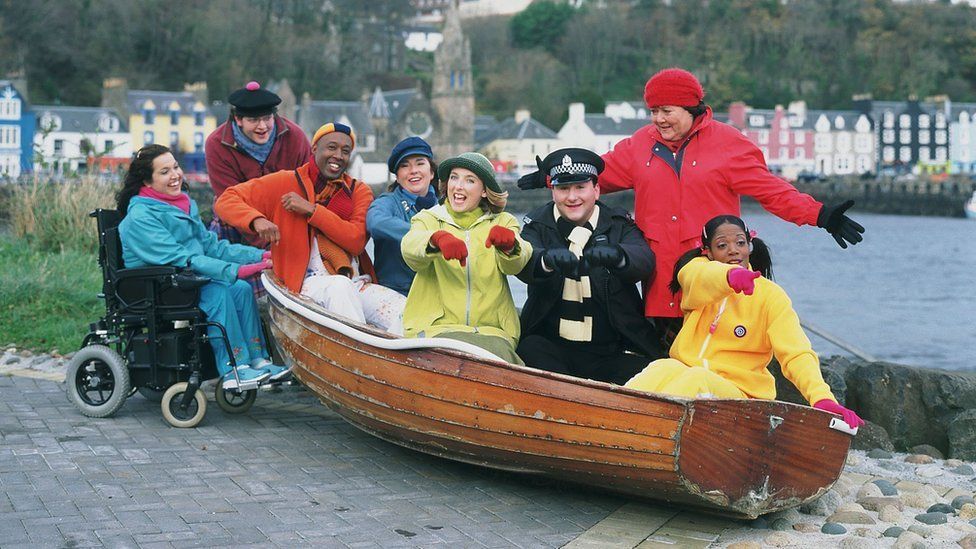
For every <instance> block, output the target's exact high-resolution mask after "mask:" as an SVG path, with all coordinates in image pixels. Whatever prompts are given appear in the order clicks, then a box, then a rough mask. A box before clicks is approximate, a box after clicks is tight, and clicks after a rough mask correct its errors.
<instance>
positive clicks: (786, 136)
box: [779, 130, 790, 145]
mask: <svg viewBox="0 0 976 549" xmlns="http://www.w3.org/2000/svg"><path fill="white" fill-rule="evenodd" d="M789 141H790V132H788V131H785V130H783V131H780V132H779V143H780V145H785V144H787V143H789Z"/></svg>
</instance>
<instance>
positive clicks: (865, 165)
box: [857, 156, 871, 173]
mask: <svg viewBox="0 0 976 549" xmlns="http://www.w3.org/2000/svg"><path fill="white" fill-rule="evenodd" d="M869 171H871V161H870V160H868V157H867V156H858V157H857V173H867V172H869Z"/></svg>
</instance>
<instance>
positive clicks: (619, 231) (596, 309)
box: [518, 148, 666, 385]
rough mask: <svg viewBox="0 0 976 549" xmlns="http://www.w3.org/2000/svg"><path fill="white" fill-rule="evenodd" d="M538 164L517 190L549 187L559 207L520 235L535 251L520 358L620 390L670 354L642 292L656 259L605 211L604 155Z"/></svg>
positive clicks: (564, 156)
mask: <svg viewBox="0 0 976 549" xmlns="http://www.w3.org/2000/svg"><path fill="white" fill-rule="evenodd" d="M539 164H540V171H539V172H538V173H537V174H536V175H533V176H527V177H537V178H538V179H537V180H536V181H534V182H527V181H524V179H525V178H523V181H520V182H519V183H520V187H523V188H526V187H542V186H549V187H550V188H551V190H552V202H549V203H548V204H546V205H545V206H542V207H540V208H538V209H536V210H535V211H533V212H532V213H530V214H529V215H528V216H527V218H526V220H525V225H524V226H523V228H522V237H523V238H524V239H525V240H527V241H529V242H530V243H531V244H532V250H533V251H532V259H531V261H529V264H528V265H526V267H525V268H524V269H523V270H522V272H521V273H519V275H518V277H519V279H521V280H522V281H523V282H525V283H526V284H527V285H528V290H529V297H528V300H527V301H526V302H525V306H524V307H523V308H522V316H521V321H522V338H521V341H520V342H519V345H518V354H519V356H521V357H522V359H523V360H524V361H525V363H526V364H527V365H528V366H532V367H534V368H539V369H542V370H548V371H551V372H559V373H564V374H569V375H574V376H578V377H584V378H589V379H595V380H598V381H608V382H611V383H617V384H619V385H623V384H624V382H626V381H627V380H628V379H630V378H631V377H632V376H633V375H635V374H637V373H638V372H640V371H641V370H643V369H644V367H645V366H647V363H648V362H650V361H651V360H654V359H657V358H661V357H663V356H665V354H666V353H665V352H664V351H663V350H662V349H660V347H659V346H658V343H657V341H658V339H657V338H656V337H655V334H654V330H653V328H652V326H651V325H650V324H649V323H648V322H647V320H646V319H645V317H644V313H643V306H642V303H643V302H642V300H641V297H640V294H639V292H638V291H637V287H636V284H637V283H638V282H640V281H642V280H647V279H648V278H649V277H650V276H651V274H652V273H653V271H654V254H653V252H651V249H650V248H649V247H648V246H647V242H646V240H645V239H644V235H643V234H641V231H640V229H638V228H637V225H635V224H634V221H633V220H632V219H631V218H630V216H629V215H628V214H627V212H625V211H623V210H620V209H617V208H612V207H610V206H607V205H605V204H603V203H601V202H599V201H598V199H599V197H600V187H599V184H598V181H597V177H598V175H599V173H600V172H601V171H602V170H603V160H602V159H601V158H600V157H599V156H598V155H597V154H595V153H593V152H592V151H588V150H585V149H576V148H569V149H560V150H557V151H554V152H552V153H551V154H549V156H547V157H546V158H545V160H543V161H541V162H539ZM527 183H532V184H531V185H529V184H527Z"/></svg>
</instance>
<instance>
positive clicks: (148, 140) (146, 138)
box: [142, 132, 156, 145]
mask: <svg viewBox="0 0 976 549" xmlns="http://www.w3.org/2000/svg"><path fill="white" fill-rule="evenodd" d="M155 142H156V134H154V133H153V132H145V133H144V134H142V144H143V145H150V144H152V143H155Z"/></svg>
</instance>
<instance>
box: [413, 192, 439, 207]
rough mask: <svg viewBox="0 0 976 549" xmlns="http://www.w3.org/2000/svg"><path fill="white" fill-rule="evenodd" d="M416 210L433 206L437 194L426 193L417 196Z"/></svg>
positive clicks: (435, 202)
mask: <svg viewBox="0 0 976 549" xmlns="http://www.w3.org/2000/svg"><path fill="white" fill-rule="evenodd" d="M416 204H417V211H420V210H426V209H427V208H433V207H434V206H436V205H437V195H436V194H431V193H427V194H425V195H424V196H418V197H417V202H416Z"/></svg>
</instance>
